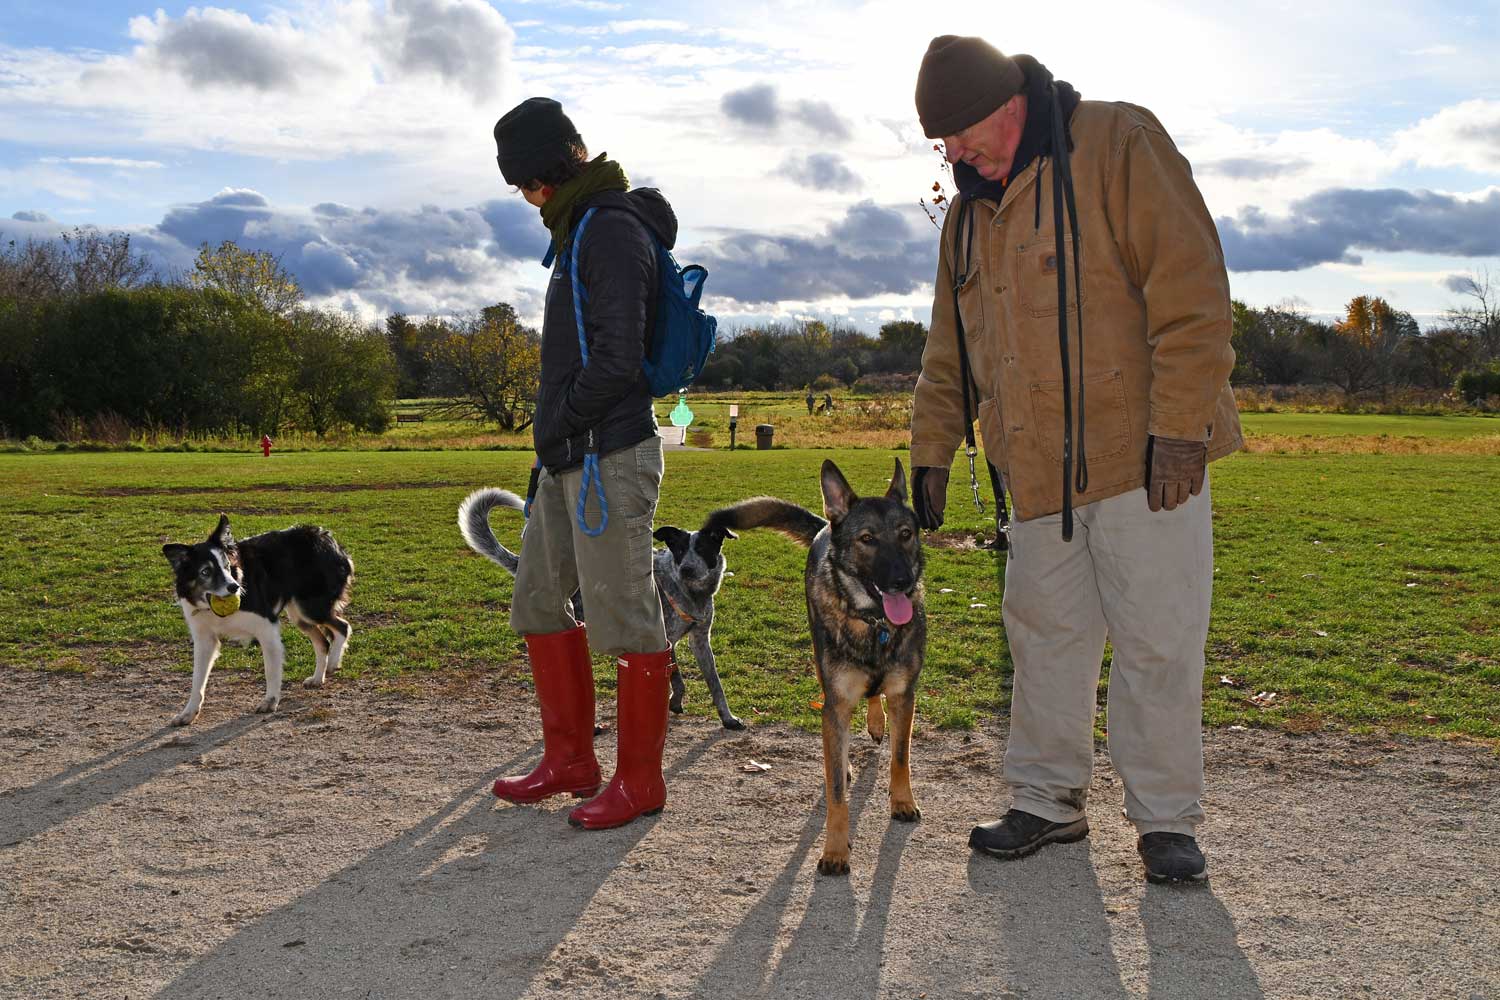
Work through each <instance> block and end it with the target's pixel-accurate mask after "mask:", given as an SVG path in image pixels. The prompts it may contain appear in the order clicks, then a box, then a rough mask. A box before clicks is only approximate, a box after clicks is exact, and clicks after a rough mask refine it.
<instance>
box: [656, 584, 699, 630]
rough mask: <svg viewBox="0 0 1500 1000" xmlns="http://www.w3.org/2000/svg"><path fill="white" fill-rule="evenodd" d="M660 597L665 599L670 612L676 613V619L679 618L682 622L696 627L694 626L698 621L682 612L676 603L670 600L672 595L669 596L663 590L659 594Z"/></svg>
mask: <svg viewBox="0 0 1500 1000" xmlns="http://www.w3.org/2000/svg"><path fill="white" fill-rule="evenodd" d="M661 596H663V597H665V598H666V599H667V603H668V604H669V605H671V606H672V610H673V611H675V612H677V617H678V618H681V619H682V620H683V621H685V622H687V623H688V624H689V625H696V624H698V619H696V618H694V617H693V616H692V615H690V614H688V613H687V612H686V611H684V610H682V608H681V607H679V606H678V604H677V602H676V601H674V600H672V595H671V594H669V593H667V592H666V591H665V590H663V591H662V592H661Z"/></svg>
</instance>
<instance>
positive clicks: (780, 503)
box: [703, 497, 828, 545]
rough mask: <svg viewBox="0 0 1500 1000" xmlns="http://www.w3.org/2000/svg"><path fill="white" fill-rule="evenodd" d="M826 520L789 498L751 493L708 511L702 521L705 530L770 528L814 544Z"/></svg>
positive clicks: (800, 541)
mask: <svg viewBox="0 0 1500 1000" xmlns="http://www.w3.org/2000/svg"><path fill="white" fill-rule="evenodd" d="M827 523H828V522H827V521H825V520H823V519H822V518H821V517H819V516H818V515H816V514H814V513H813V512H812V511H810V510H808V509H807V508H806V507H799V506H797V505H796V504H794V503H792V502H791V501H789V500H782V499H780V498H778V497H751V498H750V499H748V500H741V501H740V502H739V503H735V504H730V505H729V506H728V507H720V508H719V509H718V510H716V511H714V512H713V513H712V514H710V515H708V517H707V519H705V520H704V522H703V530H704V531H708V530H710V529H713V528H732V529H734V530H735V531H746V530H748V529H750V528H770V529H771V530H772V531H779V532H780V533H781V534H783V535H785V536H787V537H788V538H790V539H791V540H792V541H794V542H799V543H801V544H803V545H811V544H812V540H813V538H814V537H816V536H817V534H818V532H820V531H822V530H823V527H824V525H826V524H827Z"/></svg>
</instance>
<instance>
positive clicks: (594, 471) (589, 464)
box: [568, 208, 609, 538]
mask: <svg viewBox="0 0 1500 1000" xmlns="http://www.w3.org/2000/svg"><path fill="white" fill-rule="evenodd" d="M596 211H598V210H597V209H593V208H591V209H589V210H588V211H587V212H584V213H583V218H582V219H581V220H579V223H578V229H577V230H575V231H574V233H573V246H572V254H571V256H570V259H569V261H568V275H569V277H570V278H571V279H572V282H573V320H574V322H575V323H577V324H578V354H579V356H580V357H582V358H583V364H584V367H585V368H586V367H588V363H589V342H588V338H587V337H586V336H585V335H584V332H583V303H584V300H586V299H587V298H588V294H587V293H586V292H585V291H584V290H583V285H581V284H579V282H578V248H579V245H580V244H582V243H583V232H584V230H585V229H587V228H588V224H589V220H590V219H592V218H593V217H594V212H596ZM590 486H593V488H594V495H595V496H596V497H597V498H598V500H599V526H598V527H597V528H591V527H589V522H588V518H587V517H586V516H585V512H584V508H585V506H586V504H587V502H588V498H589V487H590ZM608 526H609V502H608V501H607V500H606V499H605V498H604V476H603V475H601V474H600V472H599V446H598V444H597V443H596V442H595V440H594V429H593V428H592V427H590V428H589V437H588V443H587V445H586V446H585V449H584V453H583V482H582V483H581V484H580V485H579V487H578V530H580V531H582V532H583V533H584V534H585V535H587V536H589V537H590V538H597V537H599V536H600V535H602V534H604V529H605V528H607V527H608Z"/></svg>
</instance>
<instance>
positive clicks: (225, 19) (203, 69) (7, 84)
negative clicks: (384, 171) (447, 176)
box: [0, 0, 514, 159]
mask: <svg viewBox="0 0 1500 1000" xmlns="http://www.w3.org/2000/svg"><path fill="white" fill-rule="evenodd" d="M130 34H131V38H132V42H133V45H132V47H131V48H130V49H129V50H128V51H127V52H124V53H122V54H101V53H97V52H71V51H70V52H59V51H53V50H46V49H20V50H18V49H0V106H4V107H5V109H6V110H5V112H4V113H3V114H0V138H10V139H14V140H17V141H24V142H27V143H31V144H46V145H51V146H54V147H56V146H67V145H69V144H71V143H72V142H74V141H76V138H77V136H78V135H79V133H80V130H81V131H83V132H86V133H87V134H88V136H89V138H90V141H91V142H93V143H95V144H101V143H102V144H108V145H110V146H113V147H116V148H124V147H129V146H136V147H140V146H145V147H155V148H161V147H166V148H172V149H196V150H209V151H215V152H218V151H229V152H235V153H240V154H244V155H249V156H258V157H271V158H288V159H309V158H328V157H333V156H339V155H346V154H366V153H380V154H396V155H408V156H410V155H425V154H432V153H436V152H440V151H443V150H450V151H451V150H452V149H453V148H455V147H463V148H466V149H469V148H472V145H473V142H472V137H473V136H474V135H476V134H478V135H483V134H484V133H485V132H486V131H487V129H488V125H489V124H492V123H493V121H494V118H495V117H496V114H495V107H496V105H498V104H500V103H502V102H503V100H504V96H503V95H504V93H505V92H506V91H507V90H508V89H509V88H510V86H511V84H512V79H511V76H512V71H511V64H512V56H511V49H512V43H513V41H514V32H513V31H512V29H511V27H510V26H509V25H508V24H507V23H506V22H505V19H504V18H503V17H502V16H501V15H500V14H499V13H498V12H497V11H495V10H494V8H492V7H490V6H489V5H488V4H487V3H485V2H484V0H389V2H379V0H307V3H306V4H304V5H303V6H301V7H299V8H297V10H296V12H295V14H291V13H274V14H272V15H269V16H268V17H267V18H265V19H263V20H254V19H252V18H250V17H248V16H246V15H244V14H241V13H238V12H235V11H227V10H220V9H217V8H202V9H200V8H190V9H189V10H188V11H187V12H186V13H185V14H184V15H183V16H182V17H180V18H173V17H170V16H169V15H167V14H166V13H164V12H162V11H157V12H156V14H155V15H154V16H152V17H149V18H146V17H138V18H134V19H133V20H132V21H131V22H130ZM185 90H188V91H189V92H190V94H191V97H190V99H184V98H185Z"/></svg>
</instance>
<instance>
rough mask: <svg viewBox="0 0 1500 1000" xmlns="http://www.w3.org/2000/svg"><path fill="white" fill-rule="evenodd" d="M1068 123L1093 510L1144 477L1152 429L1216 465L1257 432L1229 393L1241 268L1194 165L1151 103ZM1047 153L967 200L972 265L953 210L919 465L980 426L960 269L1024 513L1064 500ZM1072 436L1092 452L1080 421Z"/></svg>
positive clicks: (1091, 107)
mask: <svg viewBox="0 0 1500 1000" xmlns="http://www.w3.org/2000/svg"><path fill="white" fill-rule="evenodd" d="M1070 127H1071V131H1072V136H1073V143H1074V149H1073V153H1072V157H1071V162H1072V171H1073V181H1074V187H1075V193H1076V198H1077V206H1078V227H1079V237H1080V243H1081V245H1080V246H1079V247H1078V251H1079V252H1078V260H1079V264H1080V271H1081V274H1082V276H1083V281H1082V302H1081V305H1082V308H1083V339H1082V345H1081V351H1080V345H1079V341H1078V324H1077V314H1078V307H1079V305H1080V303H1079V302H1078V301H1076V295H1075V292H1074V288H1075V285H1074V278H1073V274H1072V268H1073V259H1074V258H1073V239H1072V236H1071V235H1069V236H1067V238H1066V240H1065V242H1064V245H1065V248H1066V249H1065V254H1066V266H1067V269H1068V274H1067V279H1068V280H1067V287H1068V293H1067V298H1068V303H1067V308H1068V314H1069V316H1068V319H1069V323H1068V340H1069V366H1070V368H1071V369H1072V378H1071V383H1072V394H1073V406H1074V408H1075V411H1076V407H1077V405H1078V392H1079V384H1080V370H1081V382H1082V386H1083V389H1084V426H1085V430H1084V434H1083V437H1082V443H1083V444H1084V446H1085V454H1086V455H1087V460H1088V488H1087V490H1085V491H1083V492H1081V493H1075V494H1074V496H1073V505H1074V506H1075V507H1077V506H1082V505H1084V504H1088V503H1093V502H1094V501H1096V500H1103V499H1105V498H1107V497H1111V496H1115V495H1118V494H1120V493H1124V492H1127V491H1129V490H1134V489H1138V488H1140V487H1142V486H1144V485H1145V481H1146V441H1147V438H1148V436H1149V435H1152V434H1154V435H1157V436H1159V437H1172V438H1183V439H1187V440H1199V441H1206V442H1208V457H1209V460H1210V461H1212V460H1214V459H1217V458H1220V457H1222V456H1224V455H1227V454H1229V453H1230V452H1232V451H1235V450H1236V449H1238V448H1239V447H1240V446H1241V444H1242V443H1243V439H1242V438H1241V435H1240V422H1239V415H1238V413H1237V412H1236V410H1235V405H1234V396H1233V394H1232V393H1231V392H1230V389H1229V372H1230V369H1232V368H1233V367H1234V350H1233V348H1231V347H1230V345H1229V336H1230V329H1231V324H1230V310H1229V279H1228V275H1227V274H1226V273H1225V270H1224V254H1223V250H1222V249H1221V248H1220V246H1219V236H1218V232H1217V231H1216V230H1215V229H1214V224H1213V220H1212V219H1211V218H1210V217H1209V214H1208V209H1207V208H1206V207H1205V206H1204V204H1203V197H1202V195H1200V194H1199V192H1198V188H1197V185H1195V184H1194V183H1193V177H1192V168H1191V167H1189V166H1188V163H1187V160H1185V159H1184V158H1183V156H1182V154H1180V153H1179V152H1178V151H1177V147H1176V146H1174V145H1173V143H1172V140H1171V138H1170V137H1169V136H1168V135H1167V133H1166V132H1165V131H1164V130H1163V129H1162V127H1161V123H1160V122H1158V121H1157V120H1156V117H1155V116H1154V115H1152V114H1151V112H1149V111H1147V110H1146V109H1144V108H1140V107H1136V106H1134V105H1131V104H1121V103H1107V102H1102V101H1083V102H1080V103H1079V105H1078V107H1077V109H1076V110H1075V111H1074V113H1073V116H1072V119H1071V125H1070ZM1038 163H1039V164H1040V166H1039V167H1038V165H1037V164H1033V165H1032V166H1030V167H1028V168H1027V169H1026V170H1025V171H1024V172H1023V173H1022V174H1021V175H1019V176H1018V177H1016V178H1015V180H1014V181H1012V183H1011V185H1010V187H1009V188H1008V189H1007V190H1006V193H1005V197H1004V199H1003V200H1002V201H1001V202H1000V203H999V204H998V205H996V204H995V202H993V201H989V200H983V199H980V200H976V201H974V202H973V203H972V204H971V205H970V206H969V211H970V213H971V216H972V220H973V226H974V235H973V242H972V251H971V252H972V257H973V259H972V261H969V262H967V266H966V267H965V266H964V263H965V262H964V253H965V250H966V249H967V248H966V247H964V246H960V247H955V244H956V242H957V240H956V236H957V234H956V232H955V230H956V229H957V226H956V225H955V223H956V221H957V219H956V217H957V215H958V210H957V208H956V207H955V208H953V209H950V210H949V212H948V214H947V219H946V221H945V223H944V228H943V235H942V248H941V252H940V254H939V259H938V272H937V286H936V289H935V293H934V299H933V308H932V329H931V332H930V333H929V334H928V336H927V346H926V348H925V350H924V351H923V353H922V373H921V376H920V378H919V379H918V381H917V389H916V396H915V399H914V402H913V408H912V422H911V461H912V465H913V466H936V467H939V468H948V467H949V466H950V465H951V463H952V461H953V453H954V451H955V450H956V449H957V448H958V446H959V444H960V442H961V441H962V440H963V437H964V426H963V397H962V389H961V385H962V383H961V381H960V378H959V360H958V346H957V342H956V339H955V330H954V316H953V310H954V302H953V277H952V276H953V274H954V273H956V268H961V269H962V273H966V274H967V280H966V281H965V283H964V285H963V287H962V289H961V290H960V291H959V294H958V308H959V309H960V311H961V313H962V318H963V327H964V334H965V340H966V343H967V345H968V354H969V360H970V364H971V366H972V370H973V377H974V382H975V387H976V388H977V390H978V409H977V414H976V415H977V418H978V421H979V430H980V434H981V435H982V437H983V441H984V451H985V455H986V456H987V457H988V458H989V460H990V461H991V462H992V463H994V465H995V466H996V468H998V469H999V470H1000V472H1001V474H1002V476H1003V477H1004V480H1005V485H1006V487H1007V488H1008V490H1009V492H1010V494H1011V499H1012V501H1013V502H1014V504H1015V511H1016V517H1017V518H1018V519H1019V520H1023V521H1025V520H1031V519H1032V518H1037V517H1043V516H1045V515H1048V514H1054V513H1056V512H1058V511H1060V510H1061V509H1062V472H1061V468H1062V460H1063V447H1062V445H1063V392H1062V389H1063V383H1062V378H1063V373H1062V363H1061V358H1060V352H1059V349H1058V331H1057V327H1058V322H1057V314H1058V293H1057V253H1056V249H1055V236H1054V226H1055V225H1056V222H1055V221H1054V219H1053V212H1052V191H1051V186H1052V182H1051V177H1050V176H1047V174H1048V173H1049V172H1050V171H1051V170H1052V168H1053V163H1052V160H1051V158H1050V157H1049V158H1043V159H1040V160H1039V161H1038ZM1039 170H1040V172H1041V175H1042V176H1040V177H1039V176H1038V171H1039ZM1038 184H1042V185H1044V189H1043V190H1042V192H1041V200H1040V222H1039V224H1038V219H1037V200H1036V196H1037V191H1036V187H1037V185H1038ZM1063 228H1064V231H1065V232H1067V231H1068V227H1067V224H1066V218H1064V221H1063ZM966 229H967V226H966ZM964 242H965V244H967V242H968V241H967V240H965V241H964ZM1080 354H1081V362H1080ZM1080 364H1081V369H1080ZM1074 435H1075V444H1074V453H1075V461H1076V457H1077V451H1078V444H1077V443H1076V442H1077V440H1078V437H1077V435H1078V429H1077V426H1076V424H1075V427H1074ZM982 478H983V477H981V479H982Z"/></svg>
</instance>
